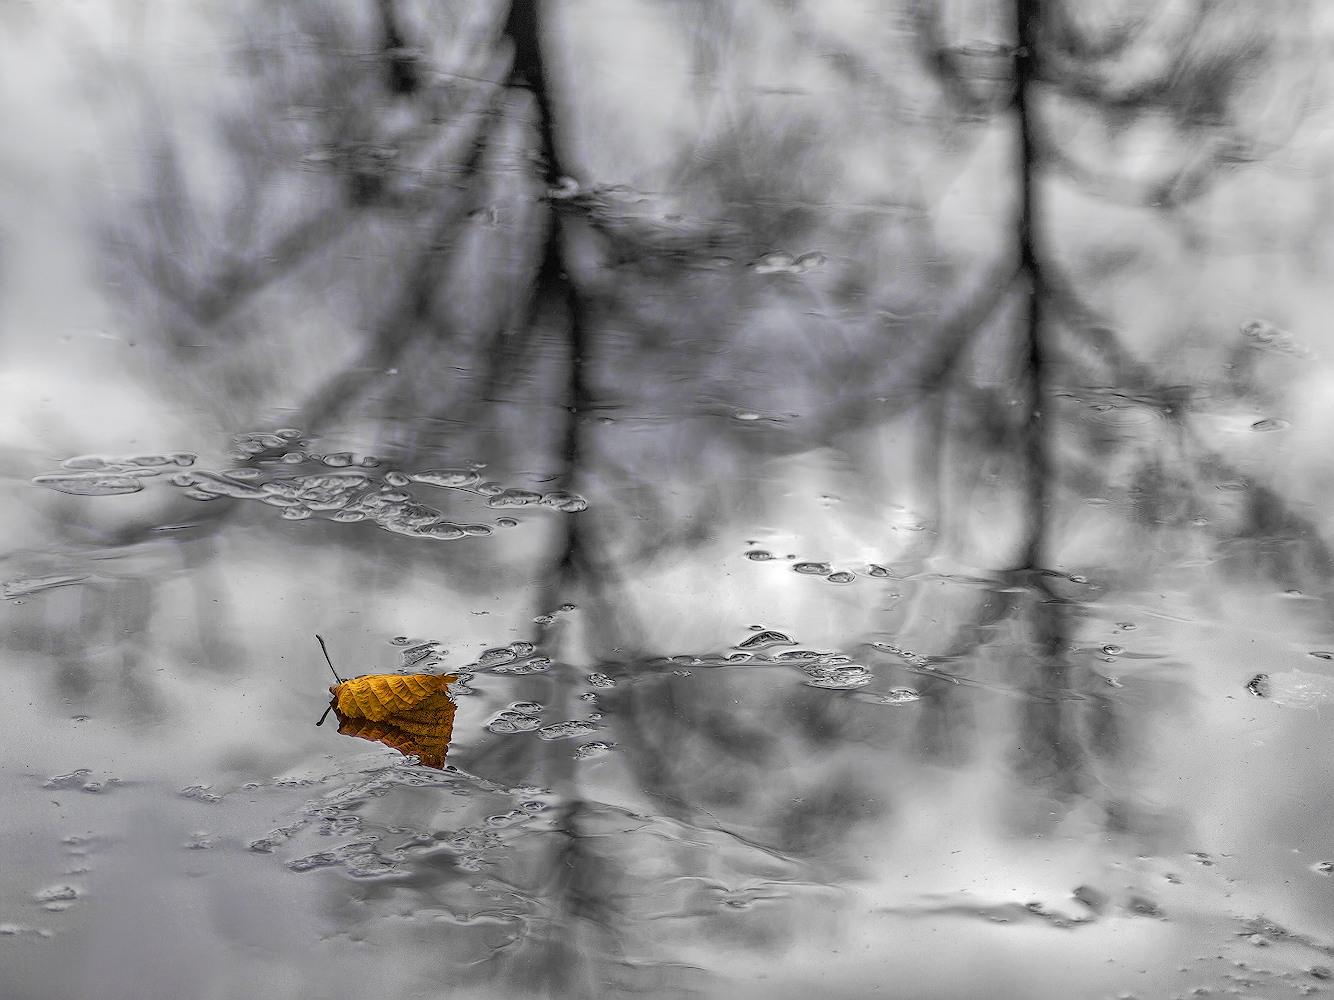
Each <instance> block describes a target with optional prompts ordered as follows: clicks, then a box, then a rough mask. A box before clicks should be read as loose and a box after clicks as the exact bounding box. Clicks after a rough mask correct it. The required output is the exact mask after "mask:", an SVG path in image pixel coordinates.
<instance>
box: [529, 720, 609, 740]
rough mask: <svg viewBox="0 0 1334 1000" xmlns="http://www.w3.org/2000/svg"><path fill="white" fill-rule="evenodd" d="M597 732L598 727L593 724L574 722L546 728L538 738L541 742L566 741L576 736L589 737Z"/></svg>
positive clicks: (539, 733) (539, 731)
mask: <svg viewBox="0 0 1334 1000" xmlns="http://www.w3.org/2000/svg"><path fill="white" fill-rule="evenodd" d="M596 730H597V726H595V725H593V724H592V723H591V722H581V721H578V720H573V721H570V722H558V723H556V724H555V725H554V726H545V727H543V728H542V729H539V730H538V731H537V738H538V739H540V740H566V739H571V738H573V737H576V736H587V735H588V734H589V733H592V732H594V731H596Z"/></svg>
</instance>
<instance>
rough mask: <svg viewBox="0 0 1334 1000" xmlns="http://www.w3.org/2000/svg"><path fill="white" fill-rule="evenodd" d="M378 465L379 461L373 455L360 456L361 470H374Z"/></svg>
mask: <svg viewBox="0 0 1334 1000" xmlns="http://www.w3.org/2000/svg"><path fill="white" fill-rule="evenodd" d="M379 464H380V460H379V459H378V458H376V457H375V456H374V455H363V456H362V459H361V467H362V468H363V469H374V468H375V467H376V466H377V465H379Z"/></svg>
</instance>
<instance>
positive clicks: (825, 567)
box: [792, 562, 832, 576]
mask: <svg viewBox="0 0 1334 1000" xmlns="http://www.w3.org/2000/svg"><path fill="white" fill-rule="evenodd" d="M831 569H832V567H831V566H830V565H829V564H828V563H823V562H799V563H794V564H793V566H792V571H793V572H794V573H804V574H805V575H806V576H828V575H829V572H830V570H831Z"/></svg>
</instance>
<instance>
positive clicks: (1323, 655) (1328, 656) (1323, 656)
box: [1307, 649, 1334, 660]
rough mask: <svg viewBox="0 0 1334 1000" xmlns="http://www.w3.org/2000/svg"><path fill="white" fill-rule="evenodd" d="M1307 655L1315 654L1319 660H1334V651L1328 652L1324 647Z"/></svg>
mask: <svg viewBox="0 0 1334 1000" xmlns="http://www.w3.org/2000/svg"><path fill="white" fill-rule="evenodd" d="M1307 655H1308V656H1314V657H1315V658H1316V659H1317V660H1334V653H1327V652H1325V651H1324V650H1323V649H1317V650H1315V651H1314V652H1311V653H1308V654H1307Z"/></svg>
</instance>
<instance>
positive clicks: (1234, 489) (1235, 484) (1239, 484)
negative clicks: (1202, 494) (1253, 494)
mask: <svg viewBox="0 0 1334 1000" xmlns="http://www.w3.org/2000/svg"><path fill="white" fill-rule="evenodd" d="M1250 488H1251V487H1250V484H1249V483H1247V482H1246V481H1245V480H1242V479H1230V480H1228V481H1227V482H1223V483H1217V484H1215V486H1214V489H1217V490H1222V491H1223V492H1224V493H1244V492H1245V491H1246V490H1248V489H1250Z"/></svg>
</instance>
